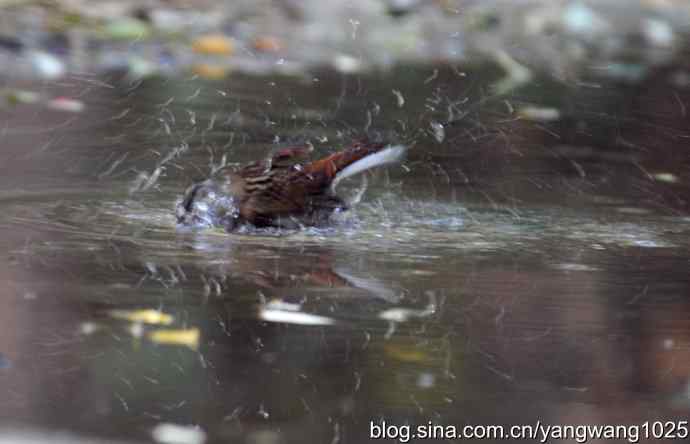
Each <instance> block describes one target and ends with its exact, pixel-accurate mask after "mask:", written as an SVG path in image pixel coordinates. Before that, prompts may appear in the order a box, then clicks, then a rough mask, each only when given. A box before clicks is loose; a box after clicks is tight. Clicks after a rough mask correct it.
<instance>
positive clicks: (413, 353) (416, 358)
mask: <svg viewBox="0 0 690 444" xmlns="http://www.w3.org/2000/svg"><path fill="white" fill-rule="evenodd" d="M383 352H384V353H385V355H386V356H387V357H390V358H393V359H395V360H397V361H400V362H414V363H421V362H428V360H429V357H430V356H429V353H428V352H427V351H426V350H425V349H423V348H419V347H414V346H412V345H410V344H404V343H399V342H392V343H386V344H384V346H383Z"/></svg>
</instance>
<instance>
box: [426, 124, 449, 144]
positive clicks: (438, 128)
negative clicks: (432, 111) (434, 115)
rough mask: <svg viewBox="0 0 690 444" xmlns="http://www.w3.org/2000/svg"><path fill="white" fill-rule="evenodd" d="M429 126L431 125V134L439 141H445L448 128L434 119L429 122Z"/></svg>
mask: <svg viewBox="0 0 690 444" xmlns="http://www.w3.org/2000/svg"><path fill="white" fill-rule="evenodd" d="M429 126H430V127H431V135H432V136H434V139H436V141H437V142H438V143H441V142H443V140H444V139H445V138H446V129H445V128H444V127H443V124H442V123H439V122H435V121H432V122H431V123H429Z"/></svg>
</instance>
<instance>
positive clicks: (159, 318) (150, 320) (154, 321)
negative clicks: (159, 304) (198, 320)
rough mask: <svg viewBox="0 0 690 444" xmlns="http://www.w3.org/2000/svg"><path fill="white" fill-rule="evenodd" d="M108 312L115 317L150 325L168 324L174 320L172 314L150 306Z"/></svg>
mask: <svg viewBox="0 0 690 444" xmlns="http://www.w3.org/2000/svg"><path fill="white" fill-rule="evenodd" d="M109 314H110V316H111V317H113V318H115V319H124V320H126V321H130V322H141V323H143V324H151V325H170V324H172V322H173V320H174V318H173V317H172V315H169V314H167V313H163V312H162V311H159V310H153V309H151V308H146V309H143V310H111V311H110V312H109Z"/></svg>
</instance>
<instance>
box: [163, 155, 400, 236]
mask: <svg viewBox="0 0 690 444" xmlns="http://www.w3.org/2000/svg"><path fill="white" fill-rule="evenodd" d="M404 150H405V149H404V147H402V146H396V147H386V146H385V145H384V144H378V143H363V142H358V143H355V144H353V145H351V146H350V147H348V148H346V149H344V150H342V151H339V152H337V153H334V154H331V155H330V156H327V157H325V158H323V159H320V160H316V161H313V162H308V163H300V162H301V161H303V160H304V159H305V158H306V157H307V155H308V154H309V153H310V152H311V149H310V147H307V146H300V147H291V148H284V149H281V150H279V151H277V152H276V153H275V154H274V155H273V156H272V157H270V158H269V159H267V160H264V161H260V162H255V163H252V164H250V165H247V166H245V167H243V168H241V169H239V170H237V171H229V170H228V169H223V170H221V171H219V172H217V173H216V174H215V175H214V176H213V177H211V178H210V179H207V180H205V181H203V182H199V183H196V184H194V185H192V186H191V187H189V188H188V189H187V191H186V192H185V196H184V198H183V199H182V201H181V202H180V203H178V205H177V209H176V215H177V220H178V222H179V223H180V224H183V225H206V226H208V225H216V226H222V227H225V228H226V229H227V230H228V231H231V230H233V229H235V228H236V227H237V226H238V225H241V224H243V223H250V224H253V225H255V226H259V227H266V226H276V227H284V228H296V227H299V226H301V225H307V226H309V225H323V224H324V223H326V222H327V221H328V218H329V216H330V215H331V214H332V213H333V211H336V210H344V209H346V208H345V203H344V202H343V200H342V199H340V198H339V197H338V196H337V195H336V194H335V193H334V191H333V189H332V185H333V184H334V182H337V181H339V180H340V179H342V178H344V177H347V176H349V175H352V174H356V173H358V172H360V171H363V170H366V169H369V168H373V167H376V166H380V165H384V164H387V163H391V162H394V161H397V160H399V159H400V157H401V156H402V154H403V153H404ZM360 161H362V162H360ZM348 167H350V168H349V169H348ZM348 170H349V171H348Z"/></svg>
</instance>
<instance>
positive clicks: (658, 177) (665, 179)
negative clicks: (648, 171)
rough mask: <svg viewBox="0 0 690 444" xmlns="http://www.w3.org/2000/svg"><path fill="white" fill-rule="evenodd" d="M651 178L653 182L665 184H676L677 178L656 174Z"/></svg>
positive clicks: (670, 174) (666, 174) (670, 175)
mask: <svg viewBox="0 0 690 444" xmlns="http://www.w3.org/2000/svg"><path fill="white" fill-rule="evenodd" d="M652 177H653V178H654V179H655V180H658V181H659V182H666V183H676V182H678V176H676V175H675V174H672V173H657V174H653V175H652Z"/></svg>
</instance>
